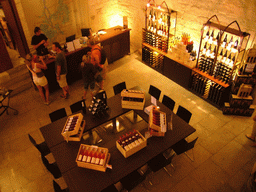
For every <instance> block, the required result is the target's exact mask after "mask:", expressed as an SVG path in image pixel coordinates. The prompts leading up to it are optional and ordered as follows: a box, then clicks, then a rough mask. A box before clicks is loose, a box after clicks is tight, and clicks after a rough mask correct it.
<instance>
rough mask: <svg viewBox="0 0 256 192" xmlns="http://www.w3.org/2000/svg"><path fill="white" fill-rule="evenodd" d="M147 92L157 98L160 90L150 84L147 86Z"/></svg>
mask: <svg viewBox="0 0 256 192" xmlns="http://www.w3.org/2000/svg"><path fill="white" fill-rule="evenodd" d="M148 93H149V94H150V95H152V96H153V97H155V98H156V99H157V100H159V98H160V95H161V90H160V89H158V88H156V87H155V86H153V85H150V86H149V90H148Z"/></svg>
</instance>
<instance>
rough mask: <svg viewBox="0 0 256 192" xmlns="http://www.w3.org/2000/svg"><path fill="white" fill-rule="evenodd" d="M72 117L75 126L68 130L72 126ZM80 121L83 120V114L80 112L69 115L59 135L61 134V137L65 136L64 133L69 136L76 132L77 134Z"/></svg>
mask: <svg viewBox="0 0 256 192" xmlns="http://www.w3.org/2000/svg"><path fill="white" fill-rule="evenodd" d="M74 119H76V121H75V126H74V127H73V129H72V130H70V128H71V127H72V126H73V125H72V124H73V123H71V122H72V121H73V120H74ZM82 121H83V115H82V113H78V114H75V115H71V116H69V117H68V119H67V121H66V123H65V126H64V128H63V130H62V132H61V135H62V136H63V137H66V135H69V136H71V135H76V134H78V132H79V130H80V125H81V123H82Z"/></svg>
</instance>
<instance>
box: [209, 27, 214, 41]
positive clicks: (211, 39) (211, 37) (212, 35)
mask: <svg viewBox="0 0 256 192" xmlns="http://www.w3.org/2000/svg"><path fill="white" fill-rule="evenodd" d="M213 37H214V29H213V30H212V34H211V36H210V39H209V41H210V43H212V41H213Z"/></svg>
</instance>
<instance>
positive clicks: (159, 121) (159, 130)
mask: <svg viewBox="0 0 256 192" xmlns="http://www.w3.org/2000/svg"><path fill="white" fill-rule="evenodd" d="M148 124H149V130H150V133H151V135H154V136H164V134H165V132H166V130H167V124H166V113H164V112H162V111H159V110H158V109H157V108H156V107H153V108H152V109H151V111H150V114H149V122H148Z"/></svg>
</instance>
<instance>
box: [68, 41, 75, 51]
mask: <svg viewBox="0 0 256 192" xmlns="http://www.w3.org/2000/svg"><path fill="white" fill-rule="evenodd" d="M67 50H68V52H71V51H75V47H74V44H73V41H72V42H67Z"/></svg>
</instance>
